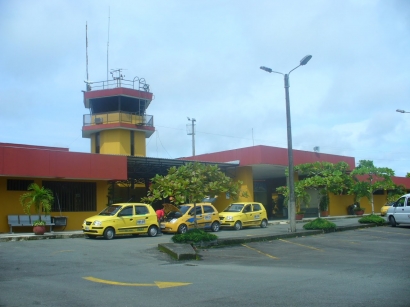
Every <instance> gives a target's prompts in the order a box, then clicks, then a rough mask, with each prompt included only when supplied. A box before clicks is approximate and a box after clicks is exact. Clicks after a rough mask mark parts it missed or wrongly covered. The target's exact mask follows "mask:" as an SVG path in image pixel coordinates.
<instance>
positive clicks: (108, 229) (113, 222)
mask: <svg viewBox="0 0 410 307" xmlns="http://www.w3.org/2000/svg"><path fill="white" fill-rule="evenodd" d="M82 229H83V233H84V234H85V235H86V236H87V237H89V238H95V237H97V236H104V238H106V239H107V240H111V239H112V238H114V237H115V236H117V235H130V234H132V235H138V234H147V235H148V236H150V237H155V236H156V235H157V234H158V229H159V225H158V219H157V215H156V213H155V211H154V209H153V208H152V207H151V205H147V204H141V203H123V204H114V205H111V206H108V207H107V208H105V209H104V210H103V211H101V212H100V213H99V214H98V215H94V216H91V217H89V218H87V219H85V220H84V222H83V225H82Z"/></svg>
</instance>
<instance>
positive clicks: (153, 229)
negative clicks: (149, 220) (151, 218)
mask: <svg viewBox="0 0 410 307" xmlns="http://www.w3.org/2000/svg"><path fill="white" fill-rule="evenodd" d="M157 234H158V227H157V226H151V227H150V228H149V229H148V236H149V237H155V236H156V235H157Z"/></svg>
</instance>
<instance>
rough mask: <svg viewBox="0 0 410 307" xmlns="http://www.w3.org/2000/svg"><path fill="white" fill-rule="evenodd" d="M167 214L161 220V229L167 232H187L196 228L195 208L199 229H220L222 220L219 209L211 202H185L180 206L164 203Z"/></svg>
mask: <svg viewBox="0 0 410 307" xmlns="http://www.w3.org/2000/svg"><path fill="white" fill-rule="evenodd" d="M164 210H165V216H164V220H163V222H161V231H162V232H165V233H167V232H168V233H186V232H187V231H188V230H190V229H193V228H195V210H196V222H197V227H198V229H204V230H212V231H219V228H220V221H219V213H218V210H216V208H215V207H214V206H213V205H212V204H211V203H198V204H196V209H194V204H184V205H181V206H179V208H177V207H175V206H173V205H171V204H166V205H164Z"/></svg>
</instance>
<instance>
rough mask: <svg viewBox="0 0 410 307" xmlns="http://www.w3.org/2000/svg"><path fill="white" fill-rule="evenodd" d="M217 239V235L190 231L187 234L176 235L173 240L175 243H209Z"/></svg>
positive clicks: (201, 231) (194, 230) (195, 230)
mask: <svg viewBox="0 0 410 307" xmlns="http://www.w3.org/2000/svg"><path fill="white" fill-rule="evenodd" d="M216 239H218V237H217V236H216V235H214V234H212V233H209V232H206V231H203V230H200V229H192V230H188V231H187V232H186V233H180V234H176V235H174V236H173V237H172V238H171V240H172V241H173V242H174V243H192V242H193V243H198V242H209V241H214V240H216Z"/></svg>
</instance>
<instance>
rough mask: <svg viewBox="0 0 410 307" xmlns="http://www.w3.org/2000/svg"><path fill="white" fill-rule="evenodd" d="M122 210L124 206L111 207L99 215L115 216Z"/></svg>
mask: <svg viewBox="0 0 410 307" xmlns="http://www.w3.org/2000/svg"><path fill="white" fill-rule="evenodd" d="M121 208H122V206H118V205H111V206H109V207H107V208H105V209H104V210H103V211H101V212H100V214H98V215H115V214H116V213H117V212H118V210H120V209H121Z"/></svg>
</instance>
